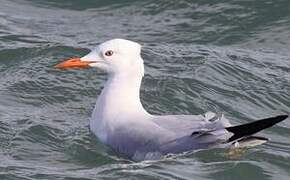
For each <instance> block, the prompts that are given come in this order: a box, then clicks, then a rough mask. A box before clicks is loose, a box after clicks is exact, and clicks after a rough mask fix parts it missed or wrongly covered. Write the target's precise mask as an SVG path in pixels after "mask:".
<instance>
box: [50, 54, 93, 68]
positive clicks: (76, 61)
mask: <svg viewBox="0 0 290 180" xmlns="http://www.w3.org/2000/svg"><path fill="white" fill-rule="evenodd" d="M90 63H94V62H89V61H81V58H79V57H74V58H71V59H68V60H65V61H63V62H61V63H58V64H57V65H55V66H54V67H55V68H59V69H66V68H85V67H89V64H90Z"/></svg>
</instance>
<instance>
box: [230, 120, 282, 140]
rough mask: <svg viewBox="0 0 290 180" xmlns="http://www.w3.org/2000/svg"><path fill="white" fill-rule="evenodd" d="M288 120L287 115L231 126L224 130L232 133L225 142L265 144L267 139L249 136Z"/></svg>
mask: <svg viewBox="0 0 290 180" xmlns="http://www.w3.org/2000/svg"><path fill="white" fill-rule="evenodd" d="M287 118H288V115H280V116H276V117H270V118H266V119H261V120H257V121H254V122H251V123H247V124H242V125H238V126H231V127H227V128H225V129H226V130H227V131H229V132H231V133H233V134H234V135H233V136H231V137H230V138H229V139H228V141H227V142H235V141H236V142H244V143H246V142H247V143H249V142H251V143H254V144H263V143H264V142H267V141H268V139H267V138H263V137H257V136H251V135H253V134H255V133H257V132H259V131H261V130H263V129H266V128H269V127H271V126H273V125H275V124H277V123H279V122H281V121H283V120H285V119H287Z"/></svg>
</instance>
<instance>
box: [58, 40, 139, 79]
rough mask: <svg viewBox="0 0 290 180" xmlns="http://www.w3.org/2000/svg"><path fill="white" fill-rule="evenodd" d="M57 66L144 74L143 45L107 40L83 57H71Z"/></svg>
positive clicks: (115, 72)
mask: <svg viewBox="0 0 290 180" xmlns="http://www.w3.org/2000/svg"><path fill="white" fill-rule="evenodd" d="M55 67H56V68H61V69H64V68H74V67H96V68H99V69H102V70H104V71H106V72H107V73H109V74H128V75H133V74H136V75H142V76H143V74H144V66H143V59H142V58H141V45H140V44H138V43H136V42H133V41H129V40H125V39H112V40H109V41H106V42H104V43H102V44H100V45H99V46H97V47H96V48H95V49H93V50H92V51H91V52H90V53H89V54H87V55H85V56H83V57H81V58H71V59H68V60H66V61H64V62H61V63H59V64H57V65H56V66H55Z"/></svg>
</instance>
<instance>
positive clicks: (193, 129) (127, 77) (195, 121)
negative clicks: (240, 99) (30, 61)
mask: <svg viewBox="0 0 290 180" xmlns="http://www.w3.org/2000/svg"><path fill="white" fill-rule="evenodd" d="M55 67H56V68H59V69H67V68H84V67H93V68H99V69H101V70H103V71H105V72H107V74H108V80H107V81H106V83H105V85H104V88H103V90H102V92H101V94H100V95H99V96H98V98H97V102H96V105H95V108H94V110H93V113H92V117H91V118H90V122H89V127H90V130H91V132H93V134H95V135H96V136H97V138H98V139H99V140H100V141H101V142H102V143H104V144H106V145H108V146H110V147H111V148H112V149H113V150H114V151H115V152H117V153H118V154H120V155H122V156H125V157H127V158H129V159H132V160H134V161H142V160H152V159H160V158H162V157H163V156H164V155H167V154H179V153H183V152H188V151H193V150H197V149H208V148H220V147H221V148H227V147H243V146H255V145H258V144H263V143H265V142H267V141H268V139H267V138H264V137H259V136H254V134H255V133H257V132H259V131H261V130H263V129H266V128H269V127H271V126H273V125H275V124H276V123H278V122H281V121H283V120H285V119H286V118H287V117H288V115H278V116H274V117H270V118H265V119H260V120H256V121H254V122H251V123H247V124H242V125H238V126H233V125H231V124H230V123H229V121H228V119H226V118H225V117H224V116H223V115H220V114H215V113H213V112H207V113H205V114H201V115H163V116H159V115H152V114H150V113H148V112H147V111H146V110H145V109H144V108H143V106H142V103H141V101H140V86H141V81H142V78H143V76H144V65H143V59H142V57H141V45H140V44H138V43H136V42H133V41H130V40H125V39H112V40H109V41H106V42H104V43H102V44H100V45H99V46H97V47H96V48H95V49H93V50H92V51H91V52H90V53H89V54H87V55H85V56H84V57H82V58H71V59H68V60H66V61H63V62H60V63H58V64H57V65H56V66H55Z"/></svg>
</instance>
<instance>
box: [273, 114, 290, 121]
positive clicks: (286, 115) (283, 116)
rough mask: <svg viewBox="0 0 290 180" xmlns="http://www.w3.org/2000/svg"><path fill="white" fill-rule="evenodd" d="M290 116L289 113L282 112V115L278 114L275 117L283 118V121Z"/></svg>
mask: <svg viewBox="0 0 290 180" xmlns="http://www.w3.org/2000/svg"><path fill="white" fill-rule="evenodd" d="M288 117H289V115H288V114H282V115H278V116H276V117H275V118H277V119H281V121H283V120H285V119H287V118H288Z"/></svg>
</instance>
